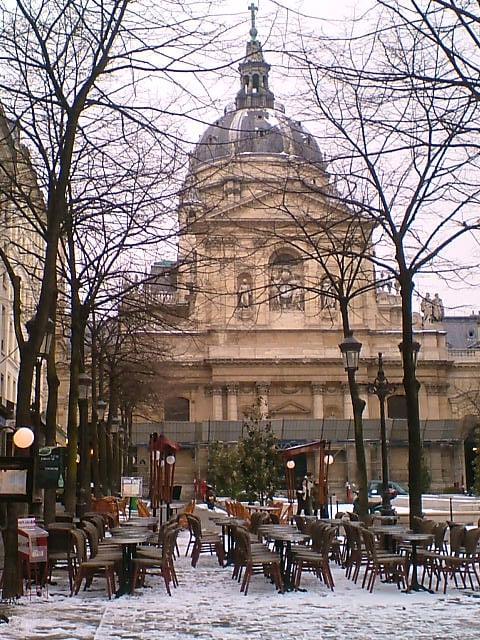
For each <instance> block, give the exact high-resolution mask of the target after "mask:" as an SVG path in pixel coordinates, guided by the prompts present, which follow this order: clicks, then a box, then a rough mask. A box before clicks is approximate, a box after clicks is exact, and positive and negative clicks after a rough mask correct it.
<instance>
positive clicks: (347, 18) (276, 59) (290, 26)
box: [184, 0, 480, 315]
mask: <svg viewBox="0 0 480 640" xmlns="http://www.w3.org/2000/svg"><path fill="white" fill-rule="evenodd" d="M250 4H251V1H250V0H248V1H247V0H224V1H221V2H219V4H218V9H217V10H215V16H210V18H213V19H214V21H217V22H218V24H221V25H225V27H226V30H225V33H224V37H223V41H222V42H221V43H219V46H218V47H216V48H215V46H214V47H212V48H211V50H210V54H209V56H208V57H207V59H206V60H205V65H204V66H205V67H206V68H212V67H213V66H215V61H217V62H218V64H223V65H228V64H229V63H230V64H231V67H227V68H223V69H221V70H218V71H210V72H206V73H201V74H197V75H196V76H195V78H193V77H191V79H190V81H189V82H191V90H192V93H193V94H194V95H195V98H198V100H197V101H195V100H193V101H192V100H191V99H190V100H187V104H186V109H188V113H190V114H191V116H192V118H193V119H192V120H190V121H187V122H186V123H185V124H184V132H185V138H186V140H187V141H188V143H189V144H190V145H193V144H194V143H195V142H196V141H197V140H198V137H199V135H200V134H201V133H202V132H203V131H204V129H205V127H206V123H211V122H213V121H214V120H215V119H216V117H218V115H219V114H222V113H223V109H224V108H225V106H226V105H227V104H230V103H232V102H233V101H234V99H235V95H236V93H237V91H238V88H239V77H238V71H237V68H238V61H239V60H240V59H241V57H242V56H243V55H244V52H245V45H246V42H247V40H248V39H249V29H250V15H251V14H250V11H249V10H248V7H249V5H250ZM374 4H375V0H338V1H337V2H331V1H330V0H303V1H302V0H300V1H298V0H279V1H275V0H256V1H255V5H256V6H257V7H258V13H257V14H256V26H257V30H258V39H259V40H260V41H261V42H262V45H263V48H264V52H265V58H266V60H267V62H269V63H270V64H271V65H272V69H271V72H270V88H271V89H272V90H273V92H274V93H275V97H276V100H277V101H278V102H282V103H285V105H286V112H287V115H289V116H291V117H294V118H298V119H301V120H302V123H303V124H304V126H306V127H307V128H309V129H310V130H311V131H312V132H313V133H314V134H315V129H316V127H318V122H317V121H316V118H317V116H316V114H313V115H312V114H310V115H309V114H308V113H302V109H303V107H304V104H302V101H301V100H300V99H299V98H298V96H299V95H300V92H301V91H302V90H304V87H299V86H298V85H297V84H296V83H298V82H299V81H298V80H297V81H294V80H293V79H292V76H293V74H288V73H287V69H286V66H287V59H286V57H282V53H281V50H282V48H283V49H285V50H291V49H292V47H294V46H295V45H296V43H298V34H299V33H318V34H321V33H324V34H326V33H328V34H329V35H333V34H335V33H339V34H340V33H344V32H345V30H348V29H349V28H351V26H352V21H353V20H356V21H360V24H362V25H363V24H368V22H370V20H371V14H368V13H366V12H367V10H368V9H369V8H371V7H372V6H373V5H374ZM297 91H298V95H297ZM202 105H203V106H202ZM186 112H187V111H186ZM455 251H456V252H459V251H460V252H461V253H462V254H464V255H466V254H467V253H472V252H474V253H478V246H476V245H474V244H472V243H471V244H466V243H465V244H464V245H463V246H462V247H458V246H457V248H456V249H455ZM452 253H453V255H455V252H452ZM478 279H479V277H478V275H477V276H476V277H475V274H473V273H472V274H467V276H466V278H465V282H464V284H463V285H462V286H460V285H458V284H457V285H456V286H455V289H452V288H449V287H447V286H446V285H445V284H444V283H443V282H441V281H440V280H439V279H438V278H437V277H436V275H435V274H429V275H425V276H421V277H419V278H417V280H416V286H417V291H418V292H420V293H421V294H422V295H425V293H426V292H430V293H431V294H432V295H433V294H434V293H435V292H437V291H438V292H440V296H441V297H442V299H443V302H444V305H445V311H446V313H447V314H449V315H451V314H455V315H459V314H468V315H470V313H471V312H472V311H473V310H475V311H477V310H480V302H478V296H477V288H476V285H477V282H476V280H478ZM478 284H480V283H478ZM417 303H418V300H417V301H416V307H418V304H417Z"/></svg>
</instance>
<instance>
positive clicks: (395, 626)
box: [0, 532, 480, 640]
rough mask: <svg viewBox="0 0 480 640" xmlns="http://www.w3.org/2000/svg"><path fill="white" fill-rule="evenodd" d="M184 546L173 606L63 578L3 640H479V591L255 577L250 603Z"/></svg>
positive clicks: (21, 613) (161, 597) (3, 632)
mask: <svg viewBox="0 0 480 640" xmlns="http://www.w3.org/2000/svg"><path fill="white" fill-rule="evenodd" d="M187 540H188V534H187V533H186V532H183V533H181V534H180V537H179V546H180V552H181V557H180V558H179V559H178V560H177V563H176V566H177V573H178V578H179V581H180V585H179V587H178V588H177V589H175V590H174V591H173V595H172V597H169V596H168V595H167V593H166V591H165V587H164V584H163V581H161V580H160V579H159V578H154V577H151V578H149V579H148V587H146V588H144V589H139V590H138V591H137V592H136V594H135V595H134V596H122V597H121V598H118V599H116V600H115V599H114V600H111V601H109V600H108V599H107V597H106V593H105V588H104V580H103V579H100V578H96V579H95V580H94V582H93V585H92V588H91V590H89V591H81V592H80V594H79V595H78V596H75V597H73V598H70V597H69V596H68V588H67V581H66V579H65V577H64V576H63V575H62V573H63V572H58V573H57V575H56V576H54V578H55V579H57V580H58V584H57V585H56V586H50V587H49V593H48V598H45V597H37V596H36V595H33V596H32V597H31V599H30V598H29V597H23V598H22V599H21V601H20V603H19V604H15V605H11V606H7V605H1V604H0V612H1V613H4V614H5V615H7V616H8V618H9V620H10V621H9V623H8V624H0V638H1V640H37V639H40V638H49V640H87V639H88V640H133V639H135V640H137V639H138V640H147V639H148V640H153V639H154V638H161V637H165V638H167V639H168V640H183V639H186V638H199V639H202V640H247V639H248V640H251V639H253V640H256V639H258V640H274V639H275V640H277V639H278V638H281V639H282V640H283V639H285V638H292V639H293V638H295V639H296V640H302V639H304V638H305V639H307V638H308V639H311V638H313V637H321V638H322V640H329V639H338V638H348V639H349V640H357V639H358V640H369V639H372V640H377V639H387V638H389V639H390V638H392V637H395V639H396V640H413V639H415V640H421V639H428V640H437V639H438V640H440V639H443V638H449V640H452V639H459V640H460V639H462V640H470V639H472V640H473V639H475V640H478V638H480V617H479V616H478V610H479V606H480V590H477V591H472V590H464V589H456V588H455V587H454V586H449V588H448V591H447V594H446V595H443V594H442V593H434V594H430V593H410V594H405V593H402V592H401V591H399V590H398V589H397V587H396V586H395V585H391V584H382V583H381V582H380V581H377V583H376V585H375V589H374V592H373V594H370V593H368V592H366V591H365V590H364V589H362V588H361V586H360V582H359V584H357V585H355V584H353V583H352V582H351V581H349V580H347V579H345V577H344V572H343V570H342V569H341V568H340V567H338V566H335V565H333V575H334V580H335V591H334V592H333V593H331V592H329V591H327V590H326V588H325V586H324V585H323V584H322V583H320V582H319V581H318V580H316V579H315V578H314V577H313V576H311V575H310V574H304V576H302V586H303V587H305V588H306V591H305V592H289V593H285V594H283V595H282V594H279V593H277V592H276V591H275V589H274V587H273V585H271V584H270V583H269V582H267V581H265V579H264V578H263V577H262V576H253V577H252V581H251V583H250V589H249V592H248V595H247V596H244V595H243V594H241V593H240V588H239V585H238V583H237V582H235V581H233V580H232V579H231V568H229V567H225V568H221V567H219V566H218V564H217V560H216V557H215V556H213V557H211V556H209V555H204V554H202V555H201V557H200V560H199V563H198V565H197V567H196V568H195V569H193V568H192V567H191V565H190V559H189V558H185V556H184V549H185V545H186V542H187Z"/></svg>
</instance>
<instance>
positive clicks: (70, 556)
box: [47, 522, 76, 591]
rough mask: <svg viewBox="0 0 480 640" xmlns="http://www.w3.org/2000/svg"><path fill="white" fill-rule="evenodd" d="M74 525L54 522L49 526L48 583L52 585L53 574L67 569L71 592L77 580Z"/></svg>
mask: <svg viewBox="0 0 480 640" xmlns="http://www.w3.org/2000/svg"><path fill="white" fill-rule="evenodd" d="M73 526H74V525H73V524H72V523H68V522H58V523H57V522H53V523H51V524H49V525H48V526H47V531H48V538H47V549H48V551H47V553H48V582H49V584H53V583H52V573H53V571H54V570H55V571H57V570H58V569H66V571H67V573H68V583H69V586H70V591H72V588H73V580H74V578H75V554H76V550H75V548H74V539H73V537H72V535H71V530H72V529H73Z"/></svg>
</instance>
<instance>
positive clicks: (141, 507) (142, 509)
mask: <svg viewBox="0 0 480 640" xmlns="http://www.w3.org/2000/svg"><path fill="white" fill-rule="evenodd" d="M137 512H138V516H139V517H140V518H151V517H152V514H151V513H150V509H149V508H148V507H147V505H146V504H145V502H144V501H143V500H140V498H138V500H137Z"/></svg>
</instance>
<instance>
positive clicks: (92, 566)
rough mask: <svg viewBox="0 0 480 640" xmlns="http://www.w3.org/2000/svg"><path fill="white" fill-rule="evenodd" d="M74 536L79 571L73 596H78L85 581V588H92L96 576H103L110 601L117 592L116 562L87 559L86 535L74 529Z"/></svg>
mask: <svg viewBox="0 0 480 640" xmlns="http://www.w3.org/2000/svg"><path fill="white" fill-rule="evenodd" d="M72 536H73V537H74V539H75V547H76V550H77V551H76V559H77V563H78V569H77V573H76V576H75V580H74V583H73V588H72V592H71V595H74V594H75V595H77V594H78V592H79V591H80V586H81V584H82V582H83V580H85V587H84V590H86V589H87V587H90V585H91V584H92V581H93V578H94V577H95V576H103V577H104V578H105V581H106V587H107V595H108V598H109V599H110V598H111V597H112V594H113V593H114V592H115V572H114V569H115V562H114V561H113V560H109V559H108V558H106V557H101V556H100V557H99V556H97V557H93V558H90V559H87V545H86V535H85V532H84V531H83V530H81V529H72Z"/></svg>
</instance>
